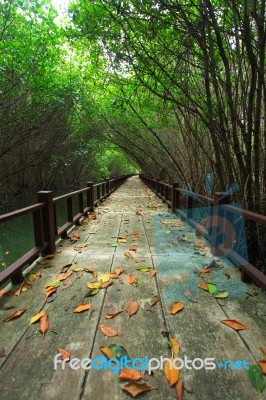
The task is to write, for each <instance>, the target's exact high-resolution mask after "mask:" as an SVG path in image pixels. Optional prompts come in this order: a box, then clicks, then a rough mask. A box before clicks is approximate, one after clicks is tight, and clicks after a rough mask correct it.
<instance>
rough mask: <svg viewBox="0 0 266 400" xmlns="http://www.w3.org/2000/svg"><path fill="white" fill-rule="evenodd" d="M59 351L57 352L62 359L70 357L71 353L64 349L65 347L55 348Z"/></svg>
mask: <svg viewBox="0 0 266 400" xmlns="http://www.w3.org/2000/svg"><path fill="white" fill-rule="evenodd" d="M57 350H58V351H59V353H60V354H61V357H62V359H63V360H65V359H66V358H71V355H70V353H69V352H68V351H66V350H65V349H60V348H58V349H57Z"/></svg>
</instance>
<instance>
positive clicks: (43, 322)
mask: <svg viewBox="0 0 266 400" xmlns="http://www.w3.org/2000/svg"><path fill="white" fill-rule="evenodd" d="M48 329H49V321H48V316H47V314H45V315H44V316H43V317H41V318H40V326H39V331H40V332H41V333H42V334H43V336H44V335H45V333H46V332H47V331H48Z"/></svg>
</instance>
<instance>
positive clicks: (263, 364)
mask: <svg viewBox="0 0 266 400" xmlns="http://www.w3.org/2000/svg"><path fill="white" fill-rule="evenodd" d="M259 366H260V367H261V369H262V372H263V373H264V375H266V360H259Z"/></svg>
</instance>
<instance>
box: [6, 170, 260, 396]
mask: <svg viewBox="0 0 266 400" xmlns="http://www.w3.org/2000/svg"><path fill="white" fill-rule="evenodd" d="M95 215H96V219H93V218H92V216H91V217H90V218H88V219H87V220H85V221H84V222H83V223H82V225H81V226H80V227H79V228H78V229H76V231H75V232H77V234H76V235H74V236H73V232H72V234H70V237H71V235H72V237H73V238H74V237H75V238H76V239H78V240H77V241H76V242H75V243H74V242H73V241H71V240H69V239H68V240H64V241H61V242H60V243H59V244H58V247H57V251H58V254H57V255H56V256H55V257H53V258H51V259H50V260H45V261H44V263H43V262H41V263H39V264H38V265H35V266H34V269H33V272H34V271H35V272H36V271H40V273H41V277H38V276H37V277H36V276H34V275H31V278H32V279H34V278H36V279H35V280H34V281H33V282H32V288H31V289H29V290H27V291H26V292H21V293H20V294H19V296H15V295H14V294H13V295H12V292H11V293H10V294H9V295H4V296H3V297H2V298H1V300H0V316H1V321H2V320H4V319H5V318H6V317H7V316H8V315H9V314H11V313H12V312H14V311H16V310H19V309H25V308H26V309H28V310H27V311H26V312H24V313H23V314H22V315H21V316H20V317H18V318H15V319H13V320H11V321H9V322H1V323H0V338H1V339H0V340H1V341H0V354H1V353H2V354H1V355H2V357H0V365H1V370H0V382H1V399H9V400H10V399H16V400H17V399H20V400H22V399H37V398H38V399H42V400H48V399H49V400H50V399H56V400H57V399H58V400H59V399H69V400H70V399H71V400H72V399H75V400H76V399H89V400H92V399H101V400H105V399H106V400H107V399H108V400H109V399H114V400H116V399H117V400H123V399H129V398H131V396H130V395H129V394H128V393H127V392H125V391H123V390H122V386H124V385H125V384H126V383H127V382H123V381H121V380H119V379H118V377H117V375H115V374H113V371H112V370H110V369H107V370H104V369H102V370H99V371H96V370H95V369H87V370H84V369H83V368H79V369H71V368H70V365H69V363H66V365H65V369H64V370H63V369H62V364H60V363H59V364H58V367H57V369H56V370H55V369H54V357H55V356H56V354H57V353H58V348H62V349H65V350H67V351H68V352H69V353H70V354H71V357H72V358H78V359H79V360H82V359H84V358H88V357H89V358H90V359H93V358H95V357H101V356H102V353H101V350H100V347H101V346H106V347H108V346H110V345H111V344H116V345H120V346H123V347H124V349H125V350H126V351H127V353H128V355H129V357H130V358H131V359H133V358H136V357H139V358H141V359H144V357H145V356H147V357H148V358H158V359H159V358H160V357H161V356H163V357H165V358H166V357H170V356H171V351H170V348H169V338H170V337H172V338H175V339H177V340H178V342H179V344H180V351H179V354H178V357H179V358H180V359H182V360H185V358H186V357H187V358H188V359H190V360H193V359H195V358H198V359H203V360H204V359H206V358H213V359H214V362H215V364H216V368H215V369H213V370H206V369H205V368H200V369H199V367H200V366H201V361H200V360H198V361H196V362H195V366H196V368H197V369H195V368H192V369H191V365H190V364H189V365H188V367H189V368H185V367H184V368H182V369H181V371H180V377H181V378H182V379H183V381H184V384H185V388H186V389H187V390H188V391H189V392H190V391H191V393H188V392H187V391H185V395H184V396H185V399H191V400H203V399H218V400H219V399H221V400H225V399H230V400H231V399H234V400H235V399H242V400H245V399H247V400H250V399H256V400H257V399H263V398H265V397H264V396H265V392H264V393H263V394H258V393H257V392H256V390H255V389H254V388H253V386H252V384H251V382H250V381H249V379H248V377H247V371H246V370H245V369H244V368H243V369H234V370H232V369H231V368H230V367H229V366H227V368H226V366H225V365H224V363H225V361H226V360H232V361H236V360H243V361H244V360H245V361H246V362H248V363H250V365H254V364H256V363H257V362H258V360H262V359H263V357H264V358H266V357H265V356H264V355H263V354H262V352H261V351H260V349H259V347H260V346H264V347H266V337H265V331H266V330H265V328H266V307H265V304H266V299H265V298H266V296H265V294H263V293H262V292H260V291H259V290H258V289H255V291H256V293H258V294H257V295H256V296H254V297H252V296H248V295H247V292H248V291H251V290H253V287H254V286H253V285H244V284H243V283H242V282H241V281H240V276H239V275H240V274H239V271H238V270H237V269H236V268H235V267H233V266H232V265H231V264H230V263H229V262H228V261H226V260H220V261H219V260H218V263H216V267H217V269H210V271H211V272H209V273H205V274H203V275H201V276H199V272H198V271H199V270H202V269H206V265H208V264H209V263H210V262H211V261H212V260H213V258H212V255H211V254H210V252H209V249H208V246H207V245H206V244H203V245H202V244H201V245H199V244H198V241H196V242H195V239H194V232H193V230H192V229H191V228H190V227H189V226H186V225H185V224H184V223H183V222H182V221H181V220H180V219H179V218H177V217H176V216H175V215H173V214H171V213H170V212H168V209H167V208H166V206H165V205H164V204H163V203H162V202H161V201H160V200H159V199H158V198H156V196H155V195H154V194H153V193H152V192H151V191H150V190H149V189H148V188H147V187H145V186H144V184H143V183H142V182H141V181H140V180H139V179H138V178H137V177H133V178H130V179H129V180H128V181H127V182H126V183H125V184H124V185H122V186H121V187H120V188H119V189H118V190H117V191H116V192H115V193H113V194H112V195H111V197H110V198H109V199H107V200H106V201H105V202H104V203H103V204H102V205H101V206H99V207H98V208H97V209H96V213H95ZM135 250H136V251H135ZM125 253H127V255H131V256H132V258H129V257H128V256H127V255H125ZM128 253H129V254H128ZM40 264H41V265H40ZM42 264H44V265H42ZM69 264H72V265H69ZM65 266H67V267H65ZM63 267H65V268H63ZM138 268H139V269H138ZM119 269H120V270H121V269H123V270H124V271H123V272H122V273H121V274H120V275H119V276H115V271H116V272H117V273H120V272H121V271H119ZM93 270H95V272H96V273H97V279H99V278H100V279H102V280H103V281H105V280H108V279H109V282H112V283H113V284H112V285H110V286H109V287H108V288H101V289H99V291H98V293H96V294H94V295H93V296H89V297H86V295H87V294H88V292H89V290H90V288H89V287H88V286H87V283H88V282H93V281H94V280H95V278H94V276H93ZM151 270H152V273H151V272H150V271H151ZM154 270H156V271H154ZM66 271H72V274H71V275H70V276H69V277H68V278H67V279H65V280H61V281H59V283H60V286H58V288H57V291H56V295H57V296H56V298H55V300H54V301H52V302H49V303H48V302H46V300H45V286H46V285H47V283H49V282H50V284H51V282H52V284H54V285H57V284H58V279H57V278H58V276H59V275H62V273H63V272H66ZM110 272H112V273H114V274H113V275H111V277H110V276H109V275H108V274H109V273H110ZM101 274H105V275H103V276H102V277H100V275H101ZM153 274H154V275H153ZM129 275H131V277H130V278H129V277H128V276H129ZM132 276H133V277H132ZM134 277H135V279H136V280H135V283H134V282H133V283H129V281H130V279H131V281H134ZM61 278H62V276H61V277H60V279H61ZM63 278H64V277H63ZM199 279H200V280H201V282H202V284H201V286H204V284H207V283H209V282H213V283H214V284H215V285H216V288H217V290H221V291H223V292H225V291H227V292H228V297H227V298H224V299H218V298H215V297H214V295H210V294H209V292H208V291H207V290H204V289H202V288H199V287H198V281H199ZM54 280H56V281H57V282H55V283H53V281H54ZM104 285H108V282H105V283H104ZM96 292H97V290H96ZM154 296H159V301H158V302H157V303H156V304H154V305H153V306H151V303H152V300H154V301H155V300H156V299H157V297H154ZM82 302H83V303H86V304H91V308H90V309H89V310H87V311H84V312H81V313H73V310H74V309H75V307H76V306H78V305H80V304H81V303H82ZM136 302H137V303H136ZM172 302H182V303H183V305H184V308H183V309H182V310H181V311H180V312H178V313H177V314H175V315H173V314H171V313H170V308H171V305H172ZM128 304H131V306H134V305H137V304H138V305H139V309H138V311H137V312H136V313H135V314H134V315H132V316H131V317H130V318H129V317H128V312H127V310H125V311H123V312H121V313H120V314H118V315H117V316H115V317H114V318H111V319H107V318H106V315H107V314H112V313H115V312H116V311H119V310H123V309H125V308H127V306H128ZM11 307H13V308H11ZM41 310H45V311H46V314H47V315H48V319H49V330H48V331H47V332H46V333H45V335H44V336H43V335H42V334H41V333H40V332H39V331H38V328H39V322H36V323H35V324H32V325H29V323H30V319H31V317H32V316H33V315H35V314H36V313H38V312H40V311H41ZM226 319H235V320H237V321H239V322H241V323H242V324H244V325H246V326H247V327H248V328H250V329H246V330H240V331H235V330H233V329H232V328H230V327H229V326H227V325H225V324H223V323H221V321H222V320H226ZM102 325H103V326H107V327H109V328H112V329H113V330H115V331H117V332H118V336H114V337H108V336H106V335H105V334H104V333H103V332H102V330H101V328H102V329H104V328H103V327H102ZM113 354H114V353H113ZM114 356H116V357H118V356H119V355H118V354H114ZM59 359H60V358H59ZM180 362H181V361H180ZM218 364H219V366H218ZM72 365H74V364H72ZM76 365H78V366H80V364H76ZM153 365H155V362H154V363H153ZM144 369H145V368H144ZM143 374H144V376H143V379H142V381H143V382H145V383H146V384H147V385H148V386H151V387H157V388H158V389H156V390H152V391H150V392H147V393H145V394H142V395H140V397H141V398H147V399H153V400H155V399H156V400H167V399H169V400H170V399H174V398H175V388H174V386H173V387H169V384H168V382H167V380H166V377H165V375H164V371H161V370H159V369H157V370H154V371H153V374H152V375H150V376H149V375H148V374H147V372H146V373H145V371H143Z"/></svg>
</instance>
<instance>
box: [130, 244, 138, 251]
mask: <svg viewBox="0 0 266 400" xmlns="http://www.w3.org/2000/svg"><path fill="white" fill-rule="evenodd" d="M128 250H129V251H137V246H136V245H135V244H131V245H130V246H129V248H128Z"/></svg>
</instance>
